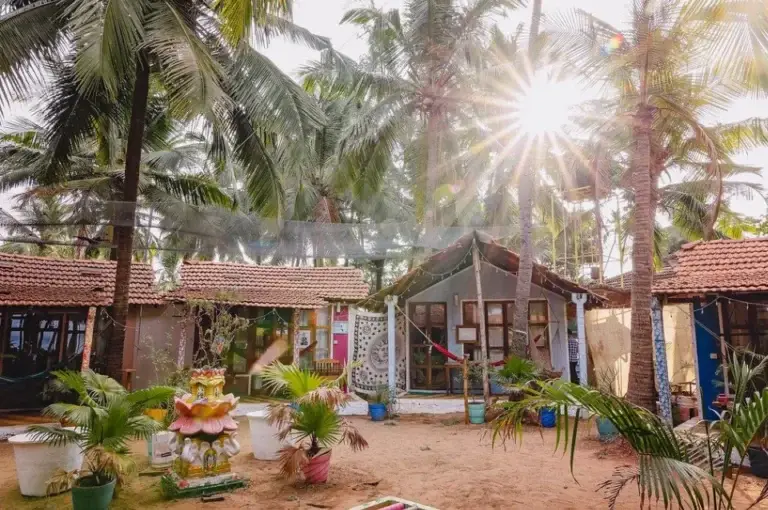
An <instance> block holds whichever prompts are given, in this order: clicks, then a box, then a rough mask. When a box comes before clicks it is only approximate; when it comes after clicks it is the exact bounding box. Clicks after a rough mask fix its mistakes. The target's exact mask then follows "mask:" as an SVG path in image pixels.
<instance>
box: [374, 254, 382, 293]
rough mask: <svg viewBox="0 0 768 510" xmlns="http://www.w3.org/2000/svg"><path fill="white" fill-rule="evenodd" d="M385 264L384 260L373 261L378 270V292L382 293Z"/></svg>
mask: <svg viewBox="0 0 768 510" xmlns="http://www.w3.org/2000/svg"><path fill="white" fill-rule="evenodd" d="M384 262H385V260H384V259H381V260H374V261H373V265H374V267H375V268H376V292H378V291H380V290H381V288H382V287H383V284H384Z"/></svg>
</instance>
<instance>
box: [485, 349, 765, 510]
mask: <svg viewBox="0 0 768 510" xmlns="http://www.w3.org/2000/svg"><path fill="white" fill-rule="evenodd" d="M752 358H753V357H752V356H751V355H749V354H735V353H734V354H732V356H731V358H730V364H729V369H728V373H729V374H733V377H732V378H731V379H730V384H731V389H730V391H731V393H732V394H733V395H734V400H733V407H732V408H731V409H728V410H726V411H723V412H722V413H721V414H720V417H719V419H718V420H716V421H714V422H711V423H709V422H704V423H703V428H704V432H703V434H701V435H694V434H691V433H689V432H686V433H681V432H677V431H675V430H674V428H673V427H672V425H671V424H669V423H667V422H665V421H664V420H662V419H661V418H659V417H658V416H656V415H654V414H653V413H651V412H649V411H647V410H646V409H644V408H641V407H638V406H635V405H633V404H632V403H630V402H629V401H628V400H626V399H624V398H621V397H617V396H615V395H613V394H611V393H610V392H601V391H599V390H595V389H591V388H588V387H583V386H579V385H576V384H572V383H568V382H565V381H562V380H554V381H550V382H547V383H543V384H542V385H541V386H540V387H539V388H530V387H529V388H526V389H524V391H525V398H523V399H522V400H520V401H517V402H504V403H501V404H499V406H500V407H501V412H500V414H499V416H498V417H497V418H496V420H494V422H493V423H492V424H491V429H492V432H491V433H492V438H493V443H494V444H496V443H497V442H500V443H504V442H506V441H507V440H512V441H522V438H523V434H524V429H523V427H522V425H523V419H524V418H525V417H526V416H527V414H528V413H529V412H530V411H531V410H537V409H541V408H555V409H557V413H558V420H557V440H556V442H557V445H556V448H557V449H559V448H562V450H563V451H564V452H565V453H567V454H570V469H571V471H572V472H573V471H574V469H575V468H574V454H575V449H576V445H577V441H576V438H577V434H578V430H579V427H580V422H579V418H580V416H581V415H582V413H588V414H592V415H595V416H597V417H599V418H602V419H606V420H610V421H611V422H612V423H613V425H614V426H615V428H616V430H617V431H618V433H619V434H620V435H621V436H622V437H623V438H624V439H625V440H626V441H627V443H628V444H629V445H630V446H631V447H632V449H633V450H634V451H635V452H636V453H637V455H638V465H637V467H632V468H629V467H626V466H625V467H620V468H618V469H617V470H616V472H615V473H614V476H613V478H612V479H610V480H607V481H606V482H605V483H603V484H601V488H602V489H603V490H604V491H605V495H606V498H607V501H608V506H609V508H616V505H617V499H618V497H619V496H620V494H621V492H622V490H623V489H625V488H626V487H628V486H629V485H633V484H634V485H637V488H638V490H639V494H640V498H641V502H642V503H641V506H643V504H644V503H645V502H648V503H649V504H651V503H657V504H660V505H662V506H663V507H664V508H693V509H705V508H716V509H720V508H722V509H731V508H734V500H733V495H734V492H735V490H736V486H737V484H738V481H739V474H740V471H741V470H740V469H739V470H737V471H736V475H735V477H734V478H733V480H732V481H731V482H730V486H729V484H726V482H725V479H726V476H727V474H728V473H729V472H730V469H731V468H732V467H739V468H740V467H741V465H740V464H739V465H738V466H734V465H733V463H732V461H731V459H732V454H738V458H741V459H742V461H741V462H742V463H743V459H744V458H745V457H746V456H747V453H748V449H749V446H750V444H752V443H753V442H754V441H755V440H756V439H760V438H761V437H762V435H763V433H764V427H765V424H766V420H768V388H760V387H759V385H757V384H756V383H757V380H756V379H757V378H758V377H760V376H761V374H763V372H764V371H765V368H766V366H768V359H766V358H763V359H762V360H761V361H759V362H758V363H752V362H751V361H750V360H751V359H752ZM574 410H575V412H576V420H575V421H573V422H571V421H570V420H569V418H568V416H569V411H574ZM735 457H736V455H734V456H733V458H735ZM574 475H575V472H574ZM766 498H768V484H766V486H765V488H764V489H763V490H762V492H761V493H760V495H759V497H758V498H757V499H756V501H754V502H753V503H752V506H755V505H757V504H759V503H760V502H761V501H763V500H764V499H766ZM752 506H750V508H751V507H752ZM742 508H743V507H742Z"/></svg>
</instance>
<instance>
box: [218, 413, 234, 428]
mask: <svg viewBox="0 0 768 510" xmlns="http://www.w3.org/2000/svg"><path fill="white" fill-rule="evenodd" d="M221 421H222V422H223V424H224V429H225V430H237V422H236V421H235V420H233V419H232V417H231V416H230V415H228V414H225V415H224V416H223V417H222V418H221Z"/></svg>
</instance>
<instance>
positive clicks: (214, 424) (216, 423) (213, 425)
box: [203, 418, 224, 434]
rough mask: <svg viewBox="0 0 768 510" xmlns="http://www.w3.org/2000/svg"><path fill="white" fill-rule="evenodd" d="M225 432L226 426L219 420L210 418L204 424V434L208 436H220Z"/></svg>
mask: <svg viewBox="0 0 768 510" xmlns="http://www.w3.org/2000/svg"><path fill="white" fill-rule="evenodd" d="M222 430H224V424H223V423H221V420H220V419H219V418H208V419H207V420H205V421H204V422H203V432H205V433H206V434H219V433H221V431H222Z"/></svg>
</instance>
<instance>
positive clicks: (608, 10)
mask: <svg viewBox="0 0 768 510" xmlns="http://www.w3.org/2000/svg"><path fill="white" fill-rule="evenodd" d="M527 3H529V4H530V3H531V2H530V1H529V2H527ZM376 4H377V5H379V6H381V7H388V8H392V7H400V6H402V4H403V1H402V0H378V1H377V2H376ZM630 4H631V2H628V1H626V0H543V12H544V14H545V15H547V14H550V15H551V14H555V13H557V12H562V11H567V10H570V9H574V8H580V9H583V10H586V11H588V12H591V13H593V14H594V15H596V16H597V17H598V18H600V19H603V20H605V21H607V22H609V23H611V24H613V25H614V26H617V28H619V29H621V28H623V26H625V23H626V21H627V20H628V19H629V12H630ZM359 5H361V1H359V0H294V22H295V23H296V24H298V25H300V26H303V27H305V28H307V29H309V30H310V31H312V32H314V33H316V34H319V35H324V36H326V37H329V38H330V39H331V41H332V43H333V45H334V47H335V48H336V49H337V50H339V51H341V52H343V53H345V54H346V55H348V56H350V57H353V58H357V57H359V56H360V55H361V54H362V53H363V52H364V51H365V44H366V42H365V39H364V36H363V35H362V34H361V33H359V31H357V29H356V28H355V27H353V26H351V25H340V24H339V21H340V20H341V18H342V16H343V14H344V13H345V12H346V11H347V10H348V9H349V8H352V7H355V6H359ZM530 15H531V13H530V8H524V9H519V10H517V11H515V12H514V13H512V14H511V15H510V16H509V17H508V18H506V19H502V20H499V21H498V22H499V25H500V26H501V27H502V29H505V30H509V31H510V32H513V31H514V30H515V29H516V27H517V26H518V25H519V24H520V23H525V24H526V25H527V24H528V22H529V20H530ZM264 52H265V53H266V54H267V55H268V56H269V57H270V58H271V59H272V60H273V61H274V62H275V63H276V64H277V65H278V66H280V68H282V69H283V70H284V71H286V72H288V73H290V74H291V75H292V76H294V77H295V76H297V71H298V70H299V68H300V67H301V66H302V65H303V64H304V63H306V62H307V61H309V60H312V59H315V58H317V56H318V53H317V52H315V51H313V50H309V49H307V48H304V47H301V46H298V45H294V44H291V43H289V42H285V41H282V40H279V39H275V40H273V41H272V42H271V43H270V45H269V47H268V48H266V49H265V50H264ZM561 93H564V94H571V95H572V96H573V97H571V98H570V99H571V101H570V102H572V103H577V102H578V100H579V99H580V98H581V97H583V96H584V91H583V90H580V89H579V87H568V88H563V90H562V91H561ZM29 110H30V108H29V105H26V104H17V105H14V107H13V108H12V109H11V112H10V114H9V115H7V116H6V119H9V118H12V117H13V116H14V115H17V114H20V115H28V114H29ZM543 114H546V113H545V112H544V113H543ZM754 116H764V117H768V101H763V102H756V101H752V100H743V101H740V102H738V103H737V104H735V105H734V106H733V108H732V109H731V110H730V111H728V112H724V114H723V115H722V116H721V118H718V119H715V120H717V121H720V122H731V121H736V120H741V119H744V118H748V117H754ZM738 162H740V163H744V164H750V165H755V166H760V167H762V168H765V167H766V166H768V148H767V149H761V150H756V151H753V152H751V153H750V154H748V155H744V156H742V157H740V158H738ZM751 180H753V181H755V182H759V183H762V184H763V185H764V186H765V187H766V189H768V172H765V171H764V172H763V175H762V176H755V177H753V178H752V179H751ZM9 205H10V204H9V197H8V195H7V194H6V196H2V195H0V207H5V208H9ZM732 205H733V207H734V208H735V209H736V210H737V211H738V212H740V213H743V214H747V215H750V216H761V215H763V214H765V213H766V204H765V203H764V201H763V200H762V198H755V199H753V200H739V201H738V202H736V203H734V204H732ZM615 272H616V271H615V270H614V269H612V270H610V271H608V273H615Z"/></svg>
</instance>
